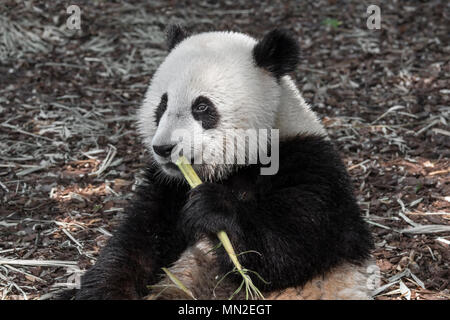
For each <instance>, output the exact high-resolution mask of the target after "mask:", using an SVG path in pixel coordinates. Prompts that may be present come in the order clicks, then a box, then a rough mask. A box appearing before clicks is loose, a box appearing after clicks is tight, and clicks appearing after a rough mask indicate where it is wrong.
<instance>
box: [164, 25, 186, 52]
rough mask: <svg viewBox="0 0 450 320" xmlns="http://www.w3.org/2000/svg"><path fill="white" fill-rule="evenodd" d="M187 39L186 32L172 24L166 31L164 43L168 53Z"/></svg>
mask: <svg viewBox="0 0 450 320" xmlns="http://www.w3.org/2000/svg"><path fill="white" fill-rule="evenodd" d="M187 37H188V32H187V31H186V30H185V29H184V28H183V27H181V26H179V25H175V24H172V25H170V26H168V27H167V29H166V42H167V47H168V49H169V51H171V50H172V49H173V48H175V46H176V45H177V44H179V43H180V42H181V41H183V40H184V39H185V38H187Z"/></svg>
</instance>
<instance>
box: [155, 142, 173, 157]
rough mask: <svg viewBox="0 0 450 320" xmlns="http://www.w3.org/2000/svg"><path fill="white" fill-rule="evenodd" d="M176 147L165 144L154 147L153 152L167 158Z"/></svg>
mask: <svg viewBox="0 0 450 320" xmlns="http://www.w3.org/2000/svg"><path fill="white" fill-rule="evenodd" d="M174 147H175V145H174V144H163V145H160V146H155V145H154V146H153V150H154V151H155V153H156V154H157V155H159V156H161V157H164V158H167V157H168V156H170V154H171V153H172V150H173V148H174Z"/></svg>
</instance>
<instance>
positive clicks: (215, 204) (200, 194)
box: [179, 182, 240, 240]
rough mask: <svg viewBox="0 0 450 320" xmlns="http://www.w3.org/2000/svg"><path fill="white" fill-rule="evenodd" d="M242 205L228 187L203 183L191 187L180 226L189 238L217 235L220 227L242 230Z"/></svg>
mask: <svg viewBox="0 0 450 320" xmlns="http://www.w3.org/2000/svg"><path fill="white" fill-rule="evenodd" d="M238 205H239V203H238V200H237V198H236V197H235V196H234V195H233V193H232V192H231V190H230V189H228V188H227V187H225V186H223V185H221V184H217V183H209V182H205V183H202V184H201V185H199V186H197V187H196V188H194V189H192V190H191V191H189V197H188V201H187V203H186V205H185V206H184V207H183V210H182V214H181V219H180V225H179V226H180V228H181V230H182V231H183V233H184V234H185V236H186V237H187V238H188V239H189V240H197V239H199V238H201V237H202V236H203V235H215V234H216V233H217V232H219V231H220V230H225V231H226V232H232V233H238V232H239V230H240V228H239V225H238V221H237V214H238Z"/></svg>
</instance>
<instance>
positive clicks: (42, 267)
mask: <svg viewBox="0 0 450 320" xmlns="http://www.w3.org/2000/svg"><path fill="white" fill-rule="evenodd" d="M55 3H57V4H55ZM69 4H77V5H78V6H79V7H80V9H81V30H78V31H76V30H75V31H74V30H69V29H68V28H67V27H66V20H67V18H68V17H69V14H67V12H66V8H67V7H68V6H69ZM370 4H378V5H379V6H380V8H381V29H380V30H369V29H368V28H367V26H366V19H367V14H366V9H367V6H368V5H370ZM449 18H450V3H449V2H448V1H444V0H443V1H407V2H402V1H383V2H380V1H358V0H354V1H333V0H328V1H325V0H320V1H301V2H298V1H277V2H274V1H262V2H260V4H258V6H257V8H254V7H253V6H252V2H251V1H243V0H241V1H233V2H232V1H214V0H210V1H197V2H194V1H153V0H152V1H131V0H129V1H128V2H127V3H125V2H120V1H108V2H106V1H75V0H74V1H70V3H69V2H67V1H58V2H56V1H18V0H17V1H13V0H5V1H2V4H1V5H0V35H1V36H0V200H1V207H0V297H1V298H2V299H46V298H51V297H52V295H53V294H54V293H55V292H57V291H58V290H61V289H64V288H69V287H73V286H74V285H76V279H77V276H78V275H79V274H80V273H81V272H82V271H84V270H85V269H86V268H88V267H89V266H90V265H91V264H93V263H94V262H95V259H96V256H97V254H98V251H99V249H100V248H101V247H102V246H103V245H104V244H105V241H106V240H107V239H108V238H109V237H110V235H111V232H112V231H113V230H114V228H115V227H116V226H117V224H118V222H119V221H120V220H121V219H122V216H123V208H124V206H126V204H127V201H128V200H129V199H130V198H131V197H132V190H133V189H134V187H135V185H136V184H137V183H139V181H140V169H141V168H142V166H143V164H144V163H145V159H146V154H145V152H144V149H143V146H142V144H141V143H140V140H139V137H138V136H137V134H136V126H135V124H134V119H135V112H136V108H137V107H138V106H139V104H140V103H141V101H142V99H143V95H144V92H145V89H146V86H147V85H148V82H149V80H150V78H151V76H152V73H153V72H154V71H155V68H156V67H157V65H158V64H159V63H160V62H161V60H162V59H163V58H164V56H165V54H166V51H165V45H164V29H165V27H166V25H167V24H168V23H180V24H183V25H185V26H187V27H188V28H189V29H190V30H192V31H193V32H198V31H206V30H235V31H242V32H246V33H250V34H252V35H254V36H255V37H261V36H262V35H263V34H264V33H265V32H267V31H268V30H270V29H272V28H274V27H284V28H288V29H290V30H292V31H293V32H295V34H296V35H297V38H298V40H299V42H300V47H301V62H300V65H299V67H298V68H297V72H296V73H295V75H294V76H295V78H296V82H297V84H298V86H299V88H300V89H301V91H302V92H303V94H304V97H305V99H306V100H307V101H308V102H309V103H310V104H311V105H312V107H313V109H314V110H315V111H316V112H317V113H318V114H319V116H320V118H321V119H322V120H323V122H324V124H325V126H326V127H327V129H328V131H329V134H330V136H331V137H332V139H333V140H334V141H335V142H336V145H337V146H338V148H339V150H340V152H341V155H342V157H343V159H344V161H345V163H346V165H347V166H348V170H349V172H350V174H351V176H352V179H353V180H354V183H355V187H356V193H357V198H358V201H359V203H360V206H361V208H362V212H363V214H364V215H365V217H366V219H367V221H368V223H370V228H371V231H372V232H373V234H374V236H375V239H376V249H375V251H374V256H375V258H376V260H377V265H378V267H379V268H380V271H381V276H382V283H381V285H383V287H382V288H381V289H379V290H378V291H377V292H376V298H377V299H449V298H450V284H449V278H450V271H449V257H450V250H449V243H450V184H449V182H450V169H449V167H450V160H449V156H450V138H449V137H450V130H449V126H448V122H449V121H450V107H449V101H450V85H449V84H450V81H449V79H450V63H449V57H450V44H449V34H450V29H449V23H450V22H449Z"/></svg>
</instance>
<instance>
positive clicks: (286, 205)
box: [75, 26, 373, 299]
mask: <svg viewBox="0 0 450 320" xmlns="http://www.w3.org/2000/svg"><path fill="white" fill-rule="evenodd" d="M167 35H168V36H167V42H168V48H169V50H170V52H169V54H168V55H167V57H166V58H165V60H164V61H163V62H162V64H161V65H160V67H159V68H158V70H157V71H156V73H155V74H154V76H153V78H152V80H151V83H150V86H149V88H148V90H147V92H146V95H145V99H144V102H143V104H142V106H141V108H140V110H139V117H138V118H139V119H138V127H139V132H140V135H141V136H142V139H143V144H144V146H145V147H146V148H147V149H148V152H149V154H150V158H151V161H150V164H149V165H148V167H147V169H146V173H145V182H144V183H143V184H142V185H140V186H139V187H138V190H137V192H136V195H135V198H134V200H133V201H132V202H131V204H130V205H129V207H128V208H127V210H126V213H127V217H126V219H125V221H124V222H123V223H122V224H121V225H120V227H119V228H118V230H116V232H115V233H114V235H113V237H112V238H111V239H110V240H109V242H108V244H107V245H106V247H105V248H104V249H103V250H102V251H101V253H100V256H99V258H98V260H97V262H96V264H95V265H94V266H93V267H92V268H91V269H90V270H88V271H87V272H86V274H85V275H84V276H83V277H82V281H81V288H80V289H79V290H78V292H77V293H76V296H75V297H76V298H77V299H144V298H146V299H185V298H189V297H187V296H186V294H185V293H184V292H183V291H181V290H179V289H178V288H177V287H176V286H173V285H172V286H171V282H170V279H168V278H167V277H166V276H164V273H163V272H162V271H161V268H162V267H168V268H169V270H170V271H171V272H172V274H173V275H175V276H176V277H177V278H178V279H179V280H180V281H181V282H182V283H183V284H184V285H185V286H186V287H187V288H188V289H189V290H190V291H191V293H192V295H193V297H194V298H196V299H226V298H229V297H230V296H231V295H232V293H233V292H235V290H236V289H237V288H238V286H239V284H240V281H241V279H240V278H239V275H235V274H229V275H228V276H227V277H225V278H223V275H225V274H227V273H228V272H229V271H231V270H232V269H233V264H232V262H231V260H230V258H229V256H228V255H227V254H226V252H225V250H224V249H223V247H220V246H218V244H219V241H218V239H217V236H216V234H217V232H218V231H220V230H224V231H225V232H226V233H227V234H228V236H229V238H230V240H231V243H232V245H233V247H234V249H235V251H236V252H237V253H245V254H242V255H239V260H240V262H241V264H242V265H243V266H244V267H245V268H247V269H249V270H252V271H254V272H256V273H258V275H259V276H260V277H261V278H262V279H264V281H263V280H261V279H260V277H259V276H256V275H255V274H253V276H251V277H252V280H253V282H254V283H255V285H256V286H257V287H258V288H259V289H260V290H261V291H262V292H263V294H264V296H265V298H266V299H369V298H370V288H369V286H368V285H367V283H368V279H369V276H370V275H369V274H368V271H367V268H368V266H369V265H370V264H371V263H372V261H371V256H370V251H371V249H372V247H373V242H372V238H371V235H370V233H369V231H368V228H367V226H366V223H365V222H364V220H363V218H362V217H361V214H360V211H359V208H358V205H357V203H356V200H355V198H354V195H353V191H352V186H351V182H350V180H349V177H348V174H347V171H346V169H345V166H344V165H343V163H342V161H341V159H340V157H339V155H338V153H337V151H336V149H335V148H334V147H333V144H332V142H331V141H330V139H329V138H328V137H327V134H326V131H325V129H324V127H323V126H322V125H321V123H320V121H319V120H318V118H317V116H316V115H315V114H314V112H313V111H312V110H311V109H310V107H309V106H308V104H307V103H306V102H305V101H304V99H303V98H302V96H301V94H300V93H299V90H298V89H297V88H296V86H295V83H294V81H293V79H292V78H291V77H290V76H289V73H291V72H293V71H294V70H295V68H296V65H297V62H298V59H299V46H298V44H297V42H296V40H295V39H294V38H293V37H292V36H291V35H290V34H289V33H288V32H287V31H284V30H280V29H275V30H273V31H271V32H269V33H267V34H266V35H265V36H264V37H263V38H262V39H260V40H259V41H257V40H256V39H254V38H252V37H250V36H248V35H246V34H242V33H238V32H205V33H200V34H193V35H190V34H188V33H187V32H186V31H185V30H184V29H183V28H181V27H179V26H172V27H170V28H169V29H168V32H167ZM178 129H183V130H187V131H188V132H192V133H195V134H196V135H197V136H200V137H201V146H202V147H203V149H208V148H210V147H212V146H215V147H216V148H219V149H220V148H222V147H223V146H224V143H223V140H221V139H218V137H219V136H221V133H223V132H224V131H226V130H229V129H277V130H278V131H277V132H278V141H277V142H278V150H277V153H278V163H279V167H278V170H277V172H276V174H272V175H263V174H261V170H260V169H261V167H262V166H263V164H262V163H260V162H258V161H257V162H256V163H249V162H248V161H247V162H244V163H240V164H236V165H233V164H228V163H222V162H220V161H216V162H215V159H216V158H214V157H212V156H211V157H210V158H209V159H206V160H205V161H204V162H203V163H195V162H194V161H193V162H194V164H193V167H194V169H195V171H196V172H197V173H198V175H199V176H200V178H201V179H202V181H203V183H202V184H201V185H199V186H197V187H196V188H194V189H190V187H189V185H188V184H187V183H186V182H185V179H184V178H183V175H182V174H181V173H180V171H179V170H178V169H177V167H176V165H175V164H174V162H173V160H171V159H173V158H174V157H173V156H174V154H176V153H179V150H180V146H182V145H183V143H185V141H184V140H183V139H173V132H174V131H175V130H178ZM184 147H186V148H185V149H184V150H191V151H192V152H193V153H194V155H195V152H197V151H196V150H197V149H195V148H191V147H189V146H184ZM258 147H261V145H260V144H258ZM189 148H191V149H189ZM195 156H198V154H197V155H195ZM246 159H248V155H247V158H246ZM190 160H193V157H191V158H190ZM255 252H257V253H255ZM219 280H222V281H221V282H220V284H219V285H218V284H217V283H218V281H219ZM161 288H163V289H161ZM235 298H243V295H242V293H238V294H237V295H236V296H235Z"/></svg>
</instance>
